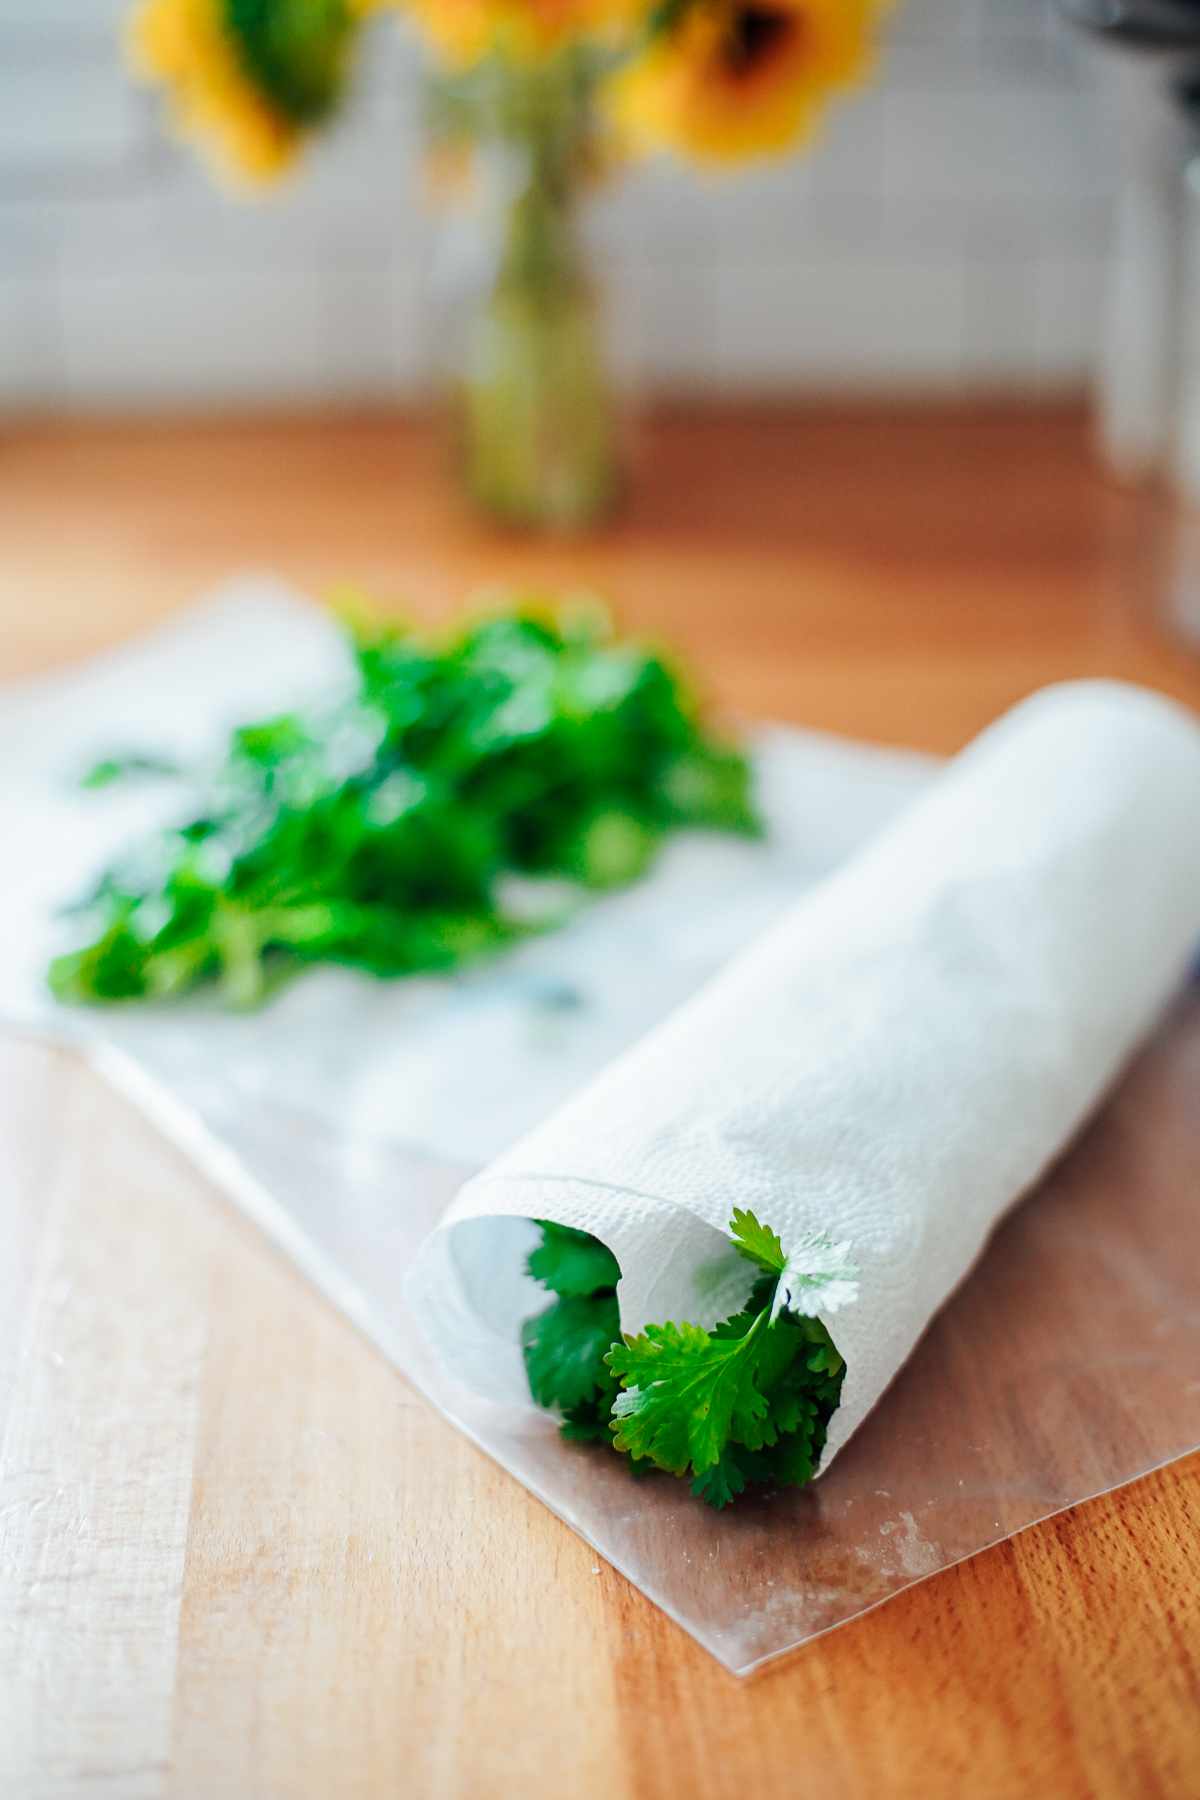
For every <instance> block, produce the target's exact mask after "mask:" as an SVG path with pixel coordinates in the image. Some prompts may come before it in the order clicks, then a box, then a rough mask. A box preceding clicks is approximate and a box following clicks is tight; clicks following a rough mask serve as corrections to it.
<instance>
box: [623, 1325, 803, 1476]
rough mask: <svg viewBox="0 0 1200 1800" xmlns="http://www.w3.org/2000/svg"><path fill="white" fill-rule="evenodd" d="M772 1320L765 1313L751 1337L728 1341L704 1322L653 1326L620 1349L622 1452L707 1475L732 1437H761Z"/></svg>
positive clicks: (675, 1470) (677, 1470)
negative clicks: (764, 1343) (764, 1342)
mask: <svg viewBox="0 0 1200 1800" xmlns="http://www.w3.org/2000/svg"><path fill="white" fill-rule="evenodd" d="M766 1323H767V1314H766V1313H765V1312H764V1313H760V1314H759V1315H758V1317H757V1318H756V1319H755V1320H753V1322H752V1323H751V1325H750V1327H749V1329H748V1330H747V1332H746V1333H745V1335H743V1336H737V1337H725V1338H719V1337H715V1336H712V1335H711V1334H710V1333H709V1332H707V1331H702V1330H701V1329H700V1327H699V1326H698V1325H649V1326H647V1328H646V1330H645V1331H644V1332H643V1333H642V1334H641V1336H639V1337H635V1338H626V1339H625V1341H624V1343H622V1344H614V1345H613V1347H612V1349H611V1351H610V1352H609V1355H608V1359H607V1360H608V1366H609V1368H610V1370H611V1371H612V1373H613V1374H614V1375H615V1376H616V1377H617V1378H618V1380H619V1381H620V1382H621V1385H622V1387H623V1388H624V1389H625V1392H624V1393H623V1394H619V1395H618V1396H617V1399H616V1400H615V1401H614V1403H613V1417H614V1419H615V1420H616V1421H617V1423H616V1426H615V1429H614V1437H613V1442H614V1444H615V1446H616V1448H617V1449H618V1450H628V1451H630V1452H631V1453H632V1454H633V1455H634V1456H648V1457H650V1458H651V1459H652V1461H654V1462H656V1463H657V1464H658V1466H659V1468H660V1469H670V1471H671V1473H672V1474H673V1475H682V1474H683V1473H684V1471H685V1469H687V1467H688V1466H689V1464H690V1465H691V1467H692V1468H693V1469H694V1471H695V1472H696V1474H700V1473H702V1471H703V1470H705V1469H707V1468H708V1467H709V1466H710V1464H712V1463H715V1462H716V1461H717V1460H718V1459H719V1457H720V1455H721V1451H722V1450H723V1449H724V1447H725V1444H726V1443H727V1442H728V1440H729V1438H730V1437H736V1438H737V1440H738V1441H739V1442H743V1441H745V1440H746V1438H747V1435H749V1436H750V1437H751V1438H755V1437H759V1438H760V1430H761V1422H762V1420H763V1419H764V1418H765V1416H766V1414H767V1402H766V1400H765V1399H764V1397H763V1395H762V1394H761V1393H760V1392H759V1389H758V1388H757V1386H756V1385H755V1381H754V1376H755V1372H756V1370H757V1367H758V1357H759V1353H760V1340H761V1339H762V1338H763V1337H764V1336H765V1335H766V1334H765V1332H764V1330H763V1327H764V1326H765V1325H766ZM760 1441H761V1438H760Z"/></svg>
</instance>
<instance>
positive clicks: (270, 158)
mask: <svg viewBox="0 0 1200 1800" xmlns="http://www.w3.org/2000/svg"><path fill="white" fill-rule="evenodd" d="M380 3H381V0H146V3H145V4H144V5H142V6H141V7H140V8H139V9H138V10H137V11H136V12H135V13H134V15H133V17H132V19H131V21H130V24H129V27H128V29H127V34H126V50H127V53H128V56H129V60H130V62H131V64H132V66H133V69H134V71H135V73H136V74H138V75H139V76H141V77H142V78H143V79H144V80H147V81H155V82H160V83H162V84H163V85H164V86H165V87H166V88H167V90H168V94H169V103H170V111H171V116H172V119H173V123H174V125H175V128H176V130H177V132H178V134H179V135H180V136H181V137H188V138H196V139H198V140H199V142H200V144H201V146H202V147H203V149H204V150H205V151H206V153H207V154H208V156H209V158H210V160H211V161H212V163H213V164H214V165H215V167H216V169H217V171H218V173H219V174H221V175H222V176H223V177H224V178H226V179H227V180H231V181H233V182H235V183H238V184H241V183H245V182H260V181H269V180H271V179H272V178H274V177H275V176H278V175H280V174H282V173H283V171H284V170H285V169H286V168H287V167H288V166H289V165H290V164H291V163H292V162H294V160H295V158H296V156H297V155H298V153H299V151H300V149H301V147H302V145H303V143H304V140H305V137H306V135H307V133H308V132H309V131H310V130H312V129H313V128H314V127H315V126H317V125H320V124H323V123H324V122H325V121H326V120H327V119H328V118H329V117H330V116H331V115H332V113H333V112H334V110H335V108H336V107H337V104H338V102H339V101H340V100H341V98H342V95H343V93H344V91H345V85H346V78H347V74H348V65H349V57H350V52H351V50H352V47H353V40H354V37H355V35H356V33H357V27H358V25H359V23H360V21H361V19H362V17H363V15H364V14H366V13H367V12H370V11H374V10H376V8H377V7H378V6H379V5H380Z"/></svg>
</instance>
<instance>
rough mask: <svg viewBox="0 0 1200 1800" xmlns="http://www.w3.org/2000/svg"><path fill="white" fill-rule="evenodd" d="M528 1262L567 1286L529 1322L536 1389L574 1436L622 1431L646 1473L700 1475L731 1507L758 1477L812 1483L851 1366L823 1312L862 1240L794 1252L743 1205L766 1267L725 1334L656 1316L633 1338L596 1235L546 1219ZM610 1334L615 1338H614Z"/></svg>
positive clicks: (708, 1492)
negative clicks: (625, 1332) (624, 1330)
mask: <svg viewBox="0 0 1200 1800" xmlns="http://www.w3.org/2000/svg"><path fill="white" fill-rule="evenodd" d="M538 1224H539V1225H540V1226H541V1231H542V1242H541V1244H540V1245H539V1247H538V1248H537V1249H536V1250H535V1251H534V1252H533V1254H532V1255H531V1257H530V1259H529V1271H530V1273H531V1274H532V1275H533V1276H535V1278H536V1279H538V1280H539V1281H541V1282H542V1283H543V1285H544V1286H546V1287H548V1288H550V1289H551V1290H552V1291H553V1292H554V1293H556V1294H557V1296H558V1298H557V1299H556V1300H555V1302H554V1304H553V1305H551V1306H550V1307H548V1308H547V1309H546V1310H545V1311H544V1312H542V1313H539V1314H538V1315H537V1316H536V1317H535V1318H533V1319H530V1320H528V1321H527V1322H526V1325H525V1327H524V1347H525V1363H526V1369H527V1371H528V1374H529V1383H530V1390H531V1392H532V1394H533V1396H534V1399H535V1400H537V1401H538V1403H539V1405H542V1406H545V1407H548V1408H551V1409H553V1410H556V1411H557V1412H558V1413H559V1414H560V1416H561V1418H562V1433H563V1436H564V1437H568V1438H591V1439H604V1438H610V1439H611V1442H612V1445H613V1447H614V1449H616V1450H619V1451H622V1452H624V1453H625V1454H626V1455H628V1456H629V1457H630V1459H631V1464H632V1466H633V1467H634V1468H635V1469H636V1470H637V1471H639V1472H641V1471H642V1470H645V1469H648V1468H651V1467H654V1468H659V1469H665V1470H668V1471H669V1472H670V1473H671V1474H673V1475H685V1474H687V1473H688V1472H689V1471H690V1473H691V1475H692V1478H693V1479H692V1493H693V1494H695V1495H697V1496H698V1497H699V1498H700V1499H702V1500H705V1501H706V1502H708V1504H710V1505H712V1506H715V1507H718V1508H719V1507H723V1506H727V1505H728V1504H729V1502H730V1501H731V1500H733V1499H734V1497H735V1496H736V1495H737V1494H739V1493H741V1492H742V1491H743V1489H744V1488H745V1487H746V1484H747V1482H750V1481H768V1480H773V1481H775V1482H777V1483H778V1484H779V1485H780V1486H793V1485H794V1486H800V1485H802V1484H803V1483H804V1482H806V1481H810V1480H811V1479H812V1477H813V1474H814V1473H815V1470H816V1467H817V1463H818V1461H819V1458H820V1453H821V1449H822V1447H823V1445H824V1443H825V1437H826V1429H827V1427H828V1424H829V1420H830V1418H831V1417H832V1415H833V1413H834V1411H835V1410H836V1408H837V1406H838V1404H839V1401H840V1399H841V1391H842V1380H843V1377H844V1375H845V1363H844V1361H843V1359H842V1357H841V1355H840V1354H839V1352H838V1350H837V1349H836V1347H835V1345H834V1343H833V1340H832V1338H831V1337H830V1335H829V1332H828V1330H827V1329H826V1327H825V1325H824V1324H823V1323H822V1321H821V1320H820V1319H818V1318H816V1317H815V1313H816V1311H817V1309H818V1308H820V1309H822V1310H825V1311H830V1312H833V1311H837V1310H838V1308H839V1307H841V1306H845V1305H848V1304H849V1303H851V1302H852V1301H853V1299H854V1298H855V1296H856V1294H857V1281H856V1277H857V1275H858V1269H857V1266H856V1265H855V1264H854V1263H853V1262H852V1261H851V1260H850V1257H849V1246H848V1245H846V1244H833V1243H831V1241H830V1240H829V1239H828V1238H827V1237H825V1236H824V1235H823V1234H819V1233H809V1234H807V1235H806V1236H805V1237H803V1238H802V1239H801V1240H800V1242H799V1244H797V1245H796V1247H795V1248H794V1249H793V1250H792V1252H791V1253H790V1254H788V1253H785V1251H784V1248H783V1244H782V1242H781V1241H780V1239H779V1237H778V1236H777V1234H776V1233H775V1232H774V1231H772V1230H771V1228H770V1227H769V1226H767V1225H762V1224H760V1223H759V1221H758V1220H757V1219H756V1218H755V1216H754V1214H753V1213H751V1212H744V1211H741V1210H740V1209H735V1210H734V1214H733V1218H732V1219H731V1220H730V1227H729V1228H730V1233H731V1235H732V1239H733V1243H734V1246H735V1247H736V1249H737V1250H738V1251H739V1252H740V1254H741V1255H742V1256H744V1257H745V1258H746V1260H747V1261H749V1262H752V1263H754V1264H755V1265H756V1266H757V1267H758V1268H759V1269H760V1270H761V1271H762V1273H761V1274H760V1276H759V1278H758V1280H757V1281H756V1282H755V1283H754V1286H753V1288H752V1289H751V1292H750V1296H749V1298H748V1300H747V1302H746V1304H745V1306H744V1307H743V1308H742V1310H741V1311H740V1312H738V1313H735V1314H734V1315H733V1317H732V1318H729V1319H726V1320H724V1321H723V1322H722V1323H721V1324H719V1325H718V1326H717V1327H716V1328H715V1330H713V1331H705V1330H702V1329H701V1328H700V1327H699V1326H696V1325H689V1324H686V1323H685V1324H681V1325H674V1324H667V1325H649V1326H647V1327H646V1330H645V1331H644V1332H642V1333H640V1334H639V1335H638V1336H636V1337H633V1336H629V1337H624V1338H622V1337H621V1336H620V1316H619V1312H618V1308H617V1297H616V1284H617V1281H618V1280H619V1279H620V1270H619V1268H618V1266H617V1262H616V1259H615V1258H614V1257H613V1255H612V1253H611V1251H609V1250H608V1249H607V1248H606V1246H605V1245H604V1244H602V1243H601V1242H600V1241H599V1240H598V1239H597V1238H594V1237H591V1236H590V1235H589V1234H588V1233H586V1232H582V1231H574V1230H571V1229H570V1228H568V1227H567V1226H563V1225H556V1224H553V1223H551V1222H550V1221H548V1220H539V1221H538ZM606 1334H607V1341H606Z"/></svg>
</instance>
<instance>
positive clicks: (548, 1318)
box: [521, 1294, 621, 1419]
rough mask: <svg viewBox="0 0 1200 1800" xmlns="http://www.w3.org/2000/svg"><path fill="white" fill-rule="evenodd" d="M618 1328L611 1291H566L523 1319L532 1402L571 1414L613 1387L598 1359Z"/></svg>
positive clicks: (604, 1351)
mask: <svg viewBox="0 0 1200 1800" xmlns="http://www.w3.org/2000/svg"><path fill="white" fill-rule="evenodd" d="M620 1330H621V1315H620V1312H619V1310H618V1307H617V1299H616V1295H615V1294H586V1295H585V1294H572V1295H570V1296H568V1297H567V1298H565V1299H561V1300H556V1301H555V1302H554V1304H553V1306H548V1307H547V1308H546V1310H545V1312H542V1313H538V1314H537V1316H536V1318H532V1319H527V1320H526V1321H525V1324H524V1326H523V1327H522V1333H521V1336H522V1347H523V1349H524V1352H525V1368H526V1371H527V1373H528V1375H529V1387H530V1391H531V1393H532V1394H533V1397H534V1399H535V1400H536V1401H537V1403H538V1405H539V1406H545V1407H550V1408H553V1407H557V1408H560V1409H561V1410H562V1411H563V1412H564V1413H565V1412H573V1411H574V1410H575V1409H576V1408H578V1407H580V1406H582V1405H584V1403H586V1402H595V1401H596V1400H597V1399H598V1398H599V1397H600V1396H601V1395H602V1394H604V1393H605V1392H606V1391H607V1390H610V1389H611V1390H613V1391H615V1384H614V1383H613V1382H612V1380H611V1379H610V1377H609V1375H608V1371H607V1370H606V1368H605V1366H604V1357H605V1354H606V1352H607V1351H608V1348H609V1345H610V1344H611V1343H612V1342H613V1339H614V1338H615V1337H617V1336H619V1334H620ZM587 1416H588V1415H587V1414H586V1413H585V1414H583V1415H581V1416H580V1417H581V1419H586V1418H587Z"/></svg>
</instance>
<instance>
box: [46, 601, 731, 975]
mask: <svg viewBox="0 0 1200 1800" xmlns="http://www.w3.org/2000/svg"><path fill="white" fill-rule="evenodd" d="M354 643H355V653H356V660H357V671H358V687H357V692H356V693H355V694H354V696H353V697H352V699H350V700H349V701H348V702H346V703H344V704H341V705H338V706H331V707H330V708H329V709H328V710H327V711H326V712H325V713H324V714H314V715H313V716H311V717H303V718H301V717H298V716H296V715H293V714H284V715H282V716H280V717H278V718H274V719H267V720H262V721H258V722H254V723H251V724H248V725H245V726H243V727H242V728H241V729H240V730H238V731H235V732H234V733H233V735H232V738H231V741H230V744H229V749H228V752H227V754H226V756H225V759H224V762H223V763H222V765H221V767H220V769H219V771H218V773H217V775H216V777H215V780H214V781H213V783H212V786H211V791H209V792H208V793H207V794H206V795H205V796H204V799H203V802H202V804H201V805H200V806H199V807H198V808H197V809H196V810H195V812H194V816H193V817H191V818H190V819H187V820H186V821H185V822H184V823H183V824H182V825H181V826H180V827H179V828H178V829H176V830H174V831H171V832H168V833H167V834H166V835H165V836H164V837H162V838H160V839H158V840H156V841H154V842H153V843H151V844H149V845H146V846H143V847H142V849H141V850H140V851H139V852H138V853H137V854H136V856H135V857H134V858H133V859H132V860H131V861H129V862H127V863H125V864H123V865H121V866H120V867H117V868H114V869H110V870H109V871H108V873H107V874H106V875H105V876H104V878H103V880H102V881H101V882H100V885H99V886H98V888H97V889H96V891H95V893H94V894H93V895H92V896H91V898H90V899H89V900H88V901H87V902H85V904H84V906H83V907H82V908H80V909H79V910H80V912H81V913H82V914H83V915H84V929H85V931H87V932H90V938H89V941H87V942H86V943H85V944H84V945H83V947H82V948H80V949H78V950H75V951H73V952H71V953H70V954H68V955H65V956H60V957H59V958H57V960H56V961H55V962H54V963H53V964H52V965H51V968H50V985H51V987H52V988H53V990H54V992H55V994H56V995H57V996H58V998H59V999H60V1000H65V1001H74V1002H88V1001H97V1000H101V1001H103V1000H124V999H139V998H145V997H159V998H161V997H170V996H173V995H176V994H181V993H184V992H186V991H187V990H188V989H190V988H192V987H195V986H196V985H198V984H200V983H205V982H215V983H217V984H219V987H220V989H221V992H222V994H223V997H224V998H225V999H226V1001H227V1002H228V1003H230V1004H232V1005H235V1006H252V1005H254V1004H256V1003H257V1002H258V1001H260V1000H262V999H263V998H264V997H265V996H266V995H267V994H268V993H269V992H270V991H271V990H272V988H273V987H274V986H276V985H277V984H278V983H279V982H280V981H281V980H284V979H286V978H287V977H288V976H289V975H291V974H293V973H295V972H296V971H297V970H300V969H302V968H304V967H306V966H308V965H310V964H313V963H319V962H334V963H346V964H350V965H351V966H353V967H356V968H360V969H366V970H369V971H370V972H372V973H374V974H376V975H380V976H396V975H406V974H411V973H415V972H418V971H420V972H425V971H433V970H450V969H455V968H458V967H460V966H461V965H463V964H465V963H467V962H470V961H473V960H476V959H478V958H480V957H484V956H491V955H494V954H495V953H496V952H498V951H500V950H502V949H504V948H505V947H506V946H507V945H511V944H513V943H515V942H516V941H518V940H519V939H521V938H523V937H526V936H528V935H529V933H530V932H531V931H533V930H535V929H538V928H544V927H545V926H546V925H547V924H549V923H553V922H554V920H555V919H556V918H561V916H562V902H561V890H562V888H563V882H564V878H565V879H566V881H567V882H568V883H569V882H574V883H575V884H576V885H577V888H578V890H580V891H583V890H586V889H601V888H607V887H612V886H614V885H616V884H618V883H621V882H626V881H630V880H633V879H634V878H635V877H636V876H638V875H640V874H642V873H643V872H644V871H645V869H646V868H647V867H648V866H649V864H650V862H651V860H652V859H653V857H654V855H655V853H656V851H657V849H658V847H659V846H660V844H661V843H662V842H663V840H664V838H665V837H667V836H668V835H669V834H670V833H671V832H672V831H675V830H678V829H680V828H682V827H684V826H688V825H705V826H709V827H712V828H714V829H718V830H724V831H738V832H744V833H750V834H753V833H756V832H757V831H758V829H759V826H758V822H757V820H756V818H755V815H754V812H753V810H752V807H751V803H750V798H749V780H750V777H749V769H748V767H747V764H746V762H745V759H744V758H743V757H742V756H741V755H740V754H739V753H738V752H737V751H736V750H733V749H731V748H729V747H727V746H726V745H724V744H722V743H720V742H719V741H718V740H717V739H716V738H714V737H713V736H712V735H711V734H710V733H709V732H708V731H707V730H706V729H705V727H704V725H703V722H702V720H701V716H700V712H699V708H698V707H697V705H696V702H695V701H694V699H693V698H692V697H691V696H690V694H689V693H688V692H687V690H686V689H685V687H684V685H683V683H682V682H681V680H680V679H679V677H678V676H677V675H676V674H675V673H674V672H673V671H672V670H671V669H670V668H669V667H668V665H667V664H666V663H665V662H664V661H663V659H662V658H661V657H659V656H657V655H655V654H653V653H652V652H650V651H648V650H646V649H643V648H641V647H639V646H637V645H635V644H628V643H619V642H613V641H611V639H610V638H609V637H608V635H607V626H606V623H605V621H604V620H603V618H602V617H601V616H600V615H599V614H598V613H597V612H596V610H595V609H592V610H590V611H585V610H581V609H579V608H576V609H575V610H573V611H572V610H570V609H567V608H563V609H560V610H559V611H557V612H555V611H553V610H549V609H546V608H540V609H539V608H538V607H536V606H533V605H522V606H514V607H510V608H508V609H507V610H502V611H497V612H493V613H491V614H485V615H477V616H474V617H472V618H470V619H468V620H467V621H465V622H464V623H461V624H459V625H458V626H456V627H455V628H454V629H453V630H451V631H450V632H448V633H445V634H442V635H440V636H430V635H428V634H424V633H421V632H418V631H415V630H412V629H409V628H404V627H394V626H383V625H379V624H375V623H370V622H368V623H365V624H360V625H359V627H358V629H357V631H356V633H355V638H354ZM155 766H156V765H154V764H153V763H152V762H151V760H150V759H140V760H139V759H128V758H126V759H123V762H122V763H121V764H118V763H117V761H116V759H110V761H109V763H108V764H106V765H100V766H98V769H97V771H94V772H93V776H92V784H93V785H97V784H98V783H102V782H103V781H105V780H111V779H114V778H116V776H118V775H119V774H120V773H122V772H123V770H124V768H132V769H135V770H136V769H138V768H142V769H149V768H152V767H155ZM522 883H524V890H525V891H524V894H523V898H521V897H519V896H516V895H514V892H513V890H514V886H516V887H517V888H520V887H521V884H522ZM555 884H557V886H556V885H555ZM531 885H534V886H538V885H540V887H541V888H544V889H545V890H546V892H548V893H551V894H555V895H558V896H559V898H558V899H557V900H556V901H555V905H554V906H553V907H551V908H550V909H549V910H547V909H546V908H544V907H543V908H541V909H540V910H539V909H538V908H537V907H536V906H535V907H532V908H531V906H530V901H529V892H528V890H529V888H530V886H531ZM518 899H520V903H519V904H518Z"/></svg>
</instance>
